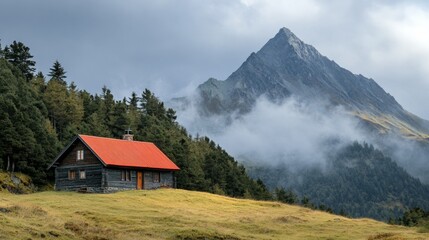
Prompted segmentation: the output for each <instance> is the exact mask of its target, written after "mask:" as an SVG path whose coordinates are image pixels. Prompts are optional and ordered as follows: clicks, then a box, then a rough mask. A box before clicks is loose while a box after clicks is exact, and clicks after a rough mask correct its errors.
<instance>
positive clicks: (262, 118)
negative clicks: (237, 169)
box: [178, 98, 364, 166]
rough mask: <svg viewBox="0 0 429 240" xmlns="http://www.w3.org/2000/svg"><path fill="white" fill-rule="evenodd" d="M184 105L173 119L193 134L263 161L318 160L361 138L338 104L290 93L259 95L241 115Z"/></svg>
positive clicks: (292, 162) (293, 163)
mask: <svg viewBox="0 0 429 240" xmlns="http://www.w3.org/2000/svg"><path fill="white" fill-rule="evenodd" d="M195 110H196V108H195V107H193V108H188V109H187V110H186V111H183V112H181V111H179V114H178V116H179V118H178V120H179V122H181V123H182V124H184V125H185V127H187V128H188V130H189V131H190V132H191V133H193V134H199V135H207V136H209V137H210V138H212V139H213V140H215V141H216V142H217V143H219V144H220V145H221V146H222V147H223V148H225V149H226V150H227V151H228V152H229V153H231V154H232V155H233V156H235V157H237V158H239V159H240V158H241V159H247V160H253V161H255V160H257V161H259V162H264V163H267V164H278V163H287V164H289V165H290V166H303V165H312V166H314V165H324V163H325V160H326V159H325V157H326V155H327V153H329V152H331V151H333V150H334V149H338V148H339V147H341V146H343V145H344V144H346V143H351V142H352V141H355V140H357V141H363V140H364V134H363V133H362V132H361V131H360V130H359V129H358V124H359V123H358V121H357V120H356V119H354V118H353V117H352V116H351V115H349V114H347V113H346V112H345V111H344V109H342V108H341V107H335V108H333V107H330V106H329V105H328V104H325V103H317V104H306V103H303V102H298V101H296V100H294V99H293V98H290V99H288V100H287V101H285V102H283V103H281V104H278V103H272V102H270V101H269V100H267V99H265V98H260V99H259V100H258V101H257V103H256V105H255V107H254V108H253V110H252V111H251V112H250V113H248V114H246V115H242V116H238V115H235V114H232V115H229V116H214V117H201V116H199V115H198V114H196V113H197V112H196V111H195Z"/></svg>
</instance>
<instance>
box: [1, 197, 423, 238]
mask: <svg viewBox="0 0 429 240" xmlns="http://www.w3.org/2000/svg"><path fill="white" fill-rule="evenodd" d="M0 226H1V228H0V239H40V238H45V239H428V238H429V234H427V233H419V232H418V229H416V228H405V227H400V226H391V225H387V224H384V223H381V222H377V221H374V220H370V219H348V218H343V217H339V216H336V215H331V214H327V213H324V212H319V211H313V210H309V209H306V208H301V207H297V206H290V205H286V204H280V203H276V202H262V201H253V200H239V199H233V198H229V197H223V196H218V195H213V194H209V193H201V192H192V191H185V190H173V189H163V190H156V191H153V190H152V191H128V192H120V193H115V194H78V193H70V192H41V193H35V194H28V195H12V194H9V193H5V192H1V193H0Z"/></svg>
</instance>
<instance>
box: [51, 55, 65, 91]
mask: <svg viewBox="0 0 429 240" xmlns="http://www.w3.org/2000/svg"><path fill="white" fill-rule="evenodd" d="M66 73H67V72H66V71H64V68H63V67H62V66H61V64H60V62H58V60H55V62H54V64H53V65H52V67H51V68H50V69H49V74H48V76H49V77H51V80H56V81H59V82H60V83H61V84H63V85H66V84H67V83H66V81H65V79H66V78H67V76H66Z"/></svg>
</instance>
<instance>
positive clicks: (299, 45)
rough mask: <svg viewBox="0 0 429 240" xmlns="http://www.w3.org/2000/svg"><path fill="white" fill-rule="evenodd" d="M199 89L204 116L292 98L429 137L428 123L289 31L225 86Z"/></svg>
mask: <svg viewBox="0 0 429 240" xmlns="http://www.w3.org/2000/svg"><path fill="white" fill-rule="evenodd" d="M198 90H199V93H200V94H201V96H202V103H201V109H203V112H205V113H208V114H213V113H214V114H222V113H231V112H234V111H237V110H238V111H239V112H240V113H246V112H249V111H251V109H252V107H253V105H254V104H255V102H256V101H257V99H258V98H259V97H261V96H264V97H267V98H268V99H270V100H273V101H276V102H277V101H282V100H284V99H286V98H288V97H290V96H294V97H295V98H296V99H299V100H304V101H319V100H322V101H328V102H330V103H332V105H334V106H336V105H342V106H344V107H345V108H346V109H348V110H349V111H350V112H354V113H359V114H360V116H362V118H366V116H369V115H370V116H378V117H379V116H388V118H390V117H393V118H395V119H399V120H400V121H401V122H402V123H404V124H406V125H408V126H409V129H412V131H415V130H417V131H422V132H429V130H428V129H429V122H427V121H424V120H422V119H420V118H418V117H417V116H414V115H412V114H410V113H408V112H407V111H405V110H404V109H403V108H402V107H401V105H399V103H398V102H396V100H395V99H394V98H393V97H392V96H391V95H389V94H388V93H386V92H385V91H384V90H383V88H381V87H380V86H379V85H378V84H377V83H376V82H375V81H374V80H372V79H369V78H366V77H364V76H362V75H356V74H353V73H351V72H350V71H348V70H347V69H344V68H342V67H340V66H339V65H338V64H336V63H335V62H334V61H331V60H330V59H328V58H327V57H325V56H323V55H321V54H320V53H319V52H318V51H317V50H316V49H315V48H314V47H313V46H311V45H308V44H306V43H304V42H303V41H301V40H300V39H299V38H298V37H297V36H296V35H295V34H293V33H292V32H291V31H290V30H289V29H287V28H281V29H280V30H279V32H278V33H277V34H276V35H275V36H274V37H273V38H271V39H270V40H269V41H268V42H267V43H266V44H265V45H264V46H263V47H262V48H261V49H260V50H259V51H258V52H256V53H252V54H251V55H250V56H249V57H248V58H247V60H246V61H245V62H244V63H243V64H242V65H241V66H240V68H238V69H237V70H236V71H235V72H233V73H232V74H231V75H230V76H229V77H228V78H227V79H226V80H225V81H221V80H213V79H210V80H209V81H207V82H206V83H204V84H201V85H200V86H199V87H198ZM383 127H384V125H383ZM400 131H403V130H402V129H400Z"/></svg>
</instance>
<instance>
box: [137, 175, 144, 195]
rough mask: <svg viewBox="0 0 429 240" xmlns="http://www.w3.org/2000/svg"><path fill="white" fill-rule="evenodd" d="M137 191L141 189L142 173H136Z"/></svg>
mask: <svg viewBox="0 0 429 240" xmlns="http://www.w3.org/2000/svg"><path fill="white" fill-rule="evenodd" d="M137 189H139V190H140V189H143V173H142V172H141V171H137Z"/></svg>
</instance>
